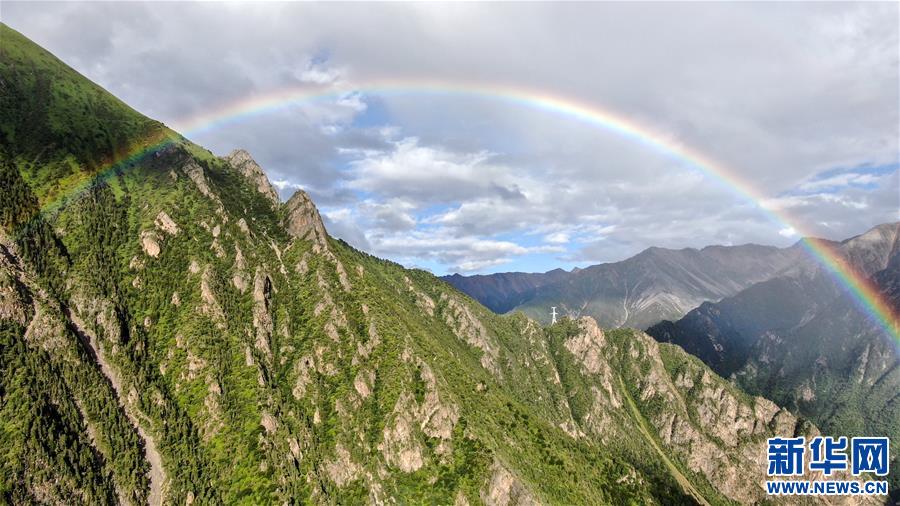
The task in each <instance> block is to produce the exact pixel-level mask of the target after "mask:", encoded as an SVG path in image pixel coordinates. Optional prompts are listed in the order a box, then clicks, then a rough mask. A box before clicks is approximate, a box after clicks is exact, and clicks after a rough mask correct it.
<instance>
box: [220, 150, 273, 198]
mask: <svg viewBox="0 0 900 506" xmlns="http://www.w3.org/2000/svg"><path fill="white" fill-rule="evenodd" d="M222 159H223V160H225V161H226V162H228V163H229V165H231V166H232V167H234V168H235V169H237V170H238V172H240V173H241V175H243V176H244V177H245V178H247V179H248V180H249V181H250V183H251V184H252V185H253V186H255V187H256V190H257V191H258V192H259V193H262V194H263V196H264V197H266V199H268V200H269V201H270V202H272V206H273V207H274V206H278V205H279V204H280V203H281V200H280V199H279V198H278V192H277V191H275V188H274V187H273V186H272V183H271V182H269V178H268V177H267V176H266V173H265V172H264V171H263V169H262V167H260V166H259V164H258V163H256V160H254V159H253V158H252V157H251V156H250V153H248V152H247V151H246V150H243V149H235V150H234V151H232V152H231V153H229V154H228V155H227V156H224V157H222Z"/></svg>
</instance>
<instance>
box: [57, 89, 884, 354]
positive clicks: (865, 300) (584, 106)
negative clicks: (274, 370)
mask: <svg viewBox="0 0 900 506" xmlns="http://www.w3.org/2000/svg"><path fill="white" fill-rule="evenodd" d="M423 94H424V95H430V94H434V95H457V96H465V97H474V98H486V99H491V100H497V101H502V102H506V103H510V104H514V105H519V106H523V107H527V108H531V109H537V110H540V111H546V112H548V113H552V114H557V115H562V116H565V117H568V118H572V119H575V120H578V121H581V122H583V123H585V124H589V125H592V126H595V127H598V128H600V129H603V130H606V131H609V132H613V133H615V134H617V135H619V136H621V137H624V138H626V139H628V140H630V141H633V142H636V143H638V144H640V145H642V146H645V147H647V148H648V149H652V150H654V151H656V152H658V153H660V154H663V155H665V156H668V157H671V158H673V159H675V160H677V161H679V162H681V163H683V164H685V165H686V166H688V167H691V168H693V169H695V170H698V171H700V172H701V173H703V174H704V175H705V176H706V177H708V178H710V179H712V180H714V181H716V182H717V183H719V184H720V185H721V186H722V187H724V188H726V189H728V190H729V191H731V192H732V193H734V194H735V195H737V196H738V197H740V198H741V199H743V200H746V201H748V202H750V203H753V204H754V205H755V206H756V207H758V208H759V209H760V211H761V212H762V213H764V214H765V215H766V216H767V217H768V219H770V220H771V221H772V222H773V223H775V224H777V225H778V226H780V227H786V228H789V229H793V230H794V231H795V232H796V233H797V234H799V235H800V236H801V237H805V239H803V240H802V241H801V244H802V246H803V247H804V248H805V249H806V251H808V252H809V253H810V254H811V256H812V257H813V258H815V259H816V260H817V261H818V262H819V263H820V264H821V265H822V266H823V267H824V268H825V269H826V271H827V272H829V273H830V274H831V275H832V276H833V277H834V278H835V279H836V280H837V281H838V282H839V284H840V285H841V286H843V287H844V288H845V289H846V291H847V292H848V293H849V294H850V295H851V296H852V298H853V300H854V301H855V302H856V303H857V304H858V306H859V307H860V308H861V309H862V310H863V311H864V312H865V313H866V314H868V315H869V316H870V317H871V318H872V320H873V321H874V322H875V323H877V324H878V325H879V326H881V327H883V328H884V329H885V330H886V331H887V332H888V334H889V335H890V336H891V337H893V339H894V341H895V342H896V343H897V344H898V345H900V315H898V311H897V310H895V309H894V308H893V307H892V306H891V304H890V303H889V302H887V301H886V300H885V299H884V298H883V297H882V295H881V294H880V292H879V291H878V289H877V288H876V287H875V286H873V285H872V284H871V282H870V281H869V280H868V278H867V276H865V275H864V274H863V273H860V272H857V271H856V270H854V268H853V267H852V266H851V265H849V263H848V262H847V261H846V260H845V259H844V258H843V257H842V256H841V255H840V254H839V253H838V252H836V251H835V250H834V249H833V248H832V247H831V246H830V245H829V243H828V242H827V241H824V240H820V239H814V238H811V237H812V236H811V235H810V234H805V233H803V229H802V228H801V227H800V226H798V224H796V223H794V222H793V220H791V219H790V218H789V217H788V216H786V215H785V214H784V213H783V212H779V211H778V210H777V209H775V208H773V207H772V206H770V205H768V204H767V200H766V197H765V196H764V195H763V194H762V193H761V192H760V191H758V190H757V189H756V188H754V186H753V185H752V184H751V183H750V182H749V181H746V180H745V179H743V178H742V177H741V176H740V175H739V173H738V172H737V171H735V170H733V169H732V168H729V167H728V166H726V165H724V164H722V163H720V162H718V161H715V160H713V159H711V158H709V157H707V156H704V155H703V154H701V153H699V152H698V151H696V150H693V149H690V148H689V147H687V146H684V145H682V144H681V143H679V142H677V140H675V139H672V138H670V137H668V136H666V135H663V134H661V133H658V132H655V131H654V130H652V129H651V128H649V127H647V126H645V125H640V124H638V123H636V122H634V121H629V120H627V119H626V118H624V117H622V116H620V115H617V114H615V113H614V112H612V111H609V110H606V109H602V108H600V107H598V106H596V105H593V104H588V103H585V102H579V101H576V100H572V99H569V98H564V97H560V96H555V95H552V94H549V93H546V92H542V91H538V90H531V89H527V88H523V87H518V86H503V85H488V84H483V83H472V82H462V81H460V82H447V81H443V80H442V81H429V80H392V79H381V80H373V81H370V82H368V83H367V84H366V85H365V86H357V87H354V88H352V89H340V88H336V87H331V88H327V89H322V88H310V87H297V88H284V89H280V90H276V91H274V92H269V93H266V94H262V95H258V96H252V97H248V98H244V99H241V100H238V101H235V102H232V103H229V104H226V105H224V106H223V107H220V108H218V109H214V110H211V111H207V112H205V113H202V114H199V115H195V116H192V117H190V118H185V119H184V120H182V121H179V122H177V124H176V126H175V129H176V130H178V131H180V132H182V133H183V135H184V136H186V137H189V136H193V135H197V134H200V133H204V132H207V131H210V130H213V129H216V128H219V127H221V126H223V125H226V124H229V123H234V122H237V121H241V120H244V119H246V118H249V117H252V116H256V115H260V114H264V113H266V112H271V111H273V110H277V109H281V108H284V107H287V106H290V105H296V104H310V103H315V102H324V101H331V100H340V99H344V98H347V97H350V96H354V95H355V96H365V95H370V96H383V95H423ZM163 137H164V138H163V139H161V140H158V141H156V142H152V141H151V142H150V144H149V145H147V144H144V146H143V147H141V148H137V149H135V150H134V151H133V152H132V153H130V154H128V155H127V156H125V157H123V158H122V159H120V160H116V161H114V162H113V163H111V164H108V165H107V166H104V167H103V168H101V170H100V172H99V174H98V175H97V176H95V177H94V178H93V180H96V178H97V177H104V176H105V175H107V174H110V173H112V172H113V171H115V170H120V169H121V168H122V167H123V166H125V165H127V164H129V163H135V162H136V161H138V160H139V159H141V158H142V157H145V156H148V154H151V153H154V152H156V151H158V150H159V149H160V148H162V147H164V146H165V145H167V144H170V143H174V142H178V141H179V140H182V139H183V137H181V136H180V135H177V134H174V132H170V133H169V134H168V135H163ZM89 185H90V182H88V183H86V184H80V185H78V186H76V187H75V188H73V189H71V190H70V191H67V192H65V193H66V194H65V195H63V196H62V197H60V198H57V199H53V202H50V203H48V204H46V205H44V206H42V212H43V211H44V210H45V209H47V210H49V209H51V208H58V207H60V206H61V205H62V202H63V201H64V200H66V199H67V198H68V197H70V196H72V195H75V194H77V193H80V192H82V191H84V189H85V188H87V187H88V186H89Z"/></svg>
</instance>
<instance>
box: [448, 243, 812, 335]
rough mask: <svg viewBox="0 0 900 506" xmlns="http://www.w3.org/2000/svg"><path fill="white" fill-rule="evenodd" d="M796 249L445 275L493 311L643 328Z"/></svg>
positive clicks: (660, 254)
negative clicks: (554, 314)
mask: <svg viewBox="0 0 900 506" xmlns="http://www.w3.org/2000/svg"><path fill="white" fill-rule="evenodd" d="M802 254H803V253H802V250H801V248H800V247H799V246H794V247H791V248H775V247H772V246H759V245H755V244H747V245H742V246H709V247H706V248H703V249H699V250H698V249H693V248H686V249H680V250H673V249H665V248H656V247H653V248H648V249H646V250H644V251H642V252H641V253H639V254H637V255H635V256H633V257H631V258H628V259H626V260H623V261H621V262H614V263H605V264H599V265H592V266H590V267H586V268H584V269H574V270H572V271H568V272H567V271H564V270H562V269H556V270H552V271H550V272H545V273H535V274H530V273H520V272H511V273H501V274H488V275H475V276H461V275H459V274H454V275H452V276H445V277H444V278H443V279H444V280H445V281H447V282H448V283H450V284H451V285H453V286H454V287H456V288H457V289H459V290H461V291H463V292H465V293H467V294H469V295H470V296H472V297H473V298H475V299H476V300H478V301H479V302H481V303H482V304H484V305H485V306H487V307H488V308H490V309H491V310H493V311H495V312H498V313H507V312H511V311H522V312H524V313H525V314H527V315H528V316H530V317H532V318H535V319H536V320H538V321H540V322H543V323H549V321H550V308H551V307H552V306H557V307H558V309H559V311H560V312H561V314H565V315H568V316H571V317H573V318H578V317H580V316H591V317H593V318H594V319H596V320H597V321H598V322H599V323H600V324H601V325H603V326H607V327H633V328H639V329H644V328H647V327H649V326H651V325H653V324H656V323H659V322H660V321H662V320H672V319H678V318H680V317H682V316H684V315H685V314H687V312H688V311H690V310H691V309H694V308H695V307H697V306H699V305H700V304H702V303H703V302H706V301H716V300H720V299H722V298H724V297H729V296H732V295H735V294H737V293H738V292H740V291H741V290H743V289H744V288H747V287H749V286H751V285H753V284H754V283H758V282H760V281H765V280H766V279H768V278H770V277H772V276H774V275H775V274H777V273H778V272H779V271H781V270H782V269H784V268H786V267H787V266H789V265H792V264H793V263H795V262H796V261H797V259H798V257H799V256H801V255H802Z"/></svg>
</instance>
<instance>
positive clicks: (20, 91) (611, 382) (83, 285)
mask: <svg viewBox="0 0 900 506" xmlns="http://www.w3.org/2000/svg"><path fill="white" fill-rule="evenodd" d="M0 89H2V91H3V92H2V94H0V181H2V188H3V192H2V194H0V196H2V201H0V204H2V205H0V373H2V374H0V452H2V459H0V469H2V472H0V497H2V498H3V500H4V502H7V503H12V504H31V503H55V504H120V503H121V504H147V503H150V504H153V505H156V504H187V505H191V504H223V503H226V504H236V503H239V504H273V503H279V504H284V503H304V504H305V503H324V504H359V503H372V504H388V503H392V504H410V503H413V504H455V505H465V504H488V505H511V504H691V503H695V504H733V503H758V502H769V501H772V502H789V501H784V500H780V499H779V498H773V497H767V496H766V495H765V489H764V488H763V486H762V483H763V482H764V481H765V479H766V475H765V471H766V459H765V448H766V439H767V438H768V437H772V436H775V435H778V436H793V435H803V436H805V437H807V438H809V437H813V436H815V435H817V434H819V433H820V431H819V429H818V428H817V427H816V425H815V424H813V423H811V422H809V421H807V420H805V419H803V418H799V417H797V416H795V415H794V414H793V413H792V412H791V411H790V410H788V409H785V408H783V407H780V406H778V405H777V404H776V403H773V402H772V401H770V400H767V399H765V398H763V397H754V396H750V395H748V394H747V393H745V392H744V391H742V390H741V389H740V388H738V387H737V386H735V385H734V384H733V383H730V382H729V381H727V380H725V379H723V378H722V377H720V376H719V375H717V374H716V373H715V372H714V371H713V370H711V369H710V368H709V367H708V366H707V365H705V364H704V363H703V362H701V361H700V360H699V359H697V358H695V357H693V356H691V355H690V354H688V353H686V352H685V351H683V350H682V349H681V348H680V347H678V346H676V345H673V344H667V343H659V342H657V341H656V340H654V339H653V338H651V337H650V336H648V335H647V334H645V333H643V332H641V331H637V330H631V329H614V330H603V329H602V328H601V327H600V326H598V325H597V323H596V322H595V321H594V320H593V319H591V318H588V317H581V318H565V319H563V320H562V321H561V322H560V323H558V324H556V325H553V326H549V327H543V326H541V325H540V323H539V322H538V321H535V320H533V319H531V318H529V317H528V316H527V315H524V314H521V313H516V314H513V315H505V316H501V315H497V314H494V313H492V312H491V311H489V310H488V309H487V308H485V307H483V306H482V305H480V304H478V303H477V302H475V301H473V300H472V299H471V298H469V297H468V296H466V295H464V294H462V293H461V292H459V291H457V290H456V289H455V288H453V287H452V286H450V285H449V284H447V283H445V282H444V281H442V280H440V279H439V278H436V277H434V276H433V275H431V274H429V273H427V272H424V271H421V270H410V269H405V268H403V267H401V266H400V265H397V264H395V263H393V262H390V261H387V260H382V259H379V258H376V257H373V256H371V255H368V254H366V253H364V252H361V251H358V250H356V249H354V248H352V247H350V246H349V245H347V244H346V243H344V242H342V241H340V240H337V239H334V238H332V237H330V236H329V235H328V233H327V230H326V229H325V227H324V225H323V222H322V220H321V217H320V215H319V212H318V210H317V209H316V207H315V205H314V203H313V202H312V200H311V199H310V198H309V196H308V195H307V194H306V193H305V192H303V191H302V190H301V191H297V192H296V193H295V194H294V195H293V196H292V197H291V198H290V199H289V200H288V201H287V202H281V201H280V200H279V199H278V198H277V194H276V193H275V192H274V191H273V189H272V186H271V184H270V183H269V180H268V178H267V177H266V175H265V171H264V170H263V169H262V168H261V167H260V166H259V165H258V164H257V163H256V162H255V161H254V160H253V158H252V157H251V155H250V154H249V153H248V152H246V151H243V150H235V151H233V152H232V153H230V154H228V155H226V156H221V157H220V156H216V155H213V154H212V153H210V152H209V151H207V150H206V149H203V148H202V147H200V146H198V145H196V144H194V143H192V142H190V141H189V140H187V139H185V138H184V137H182V136H180V135H179V134H177V133H176V132H174V131H172V130H170V129H168V128H167V127H166V126H165V125H163V124H161V123H159V122H157V121H154V120H152V119H150V118H147V117H145V116H143V115H141V114H140V113H138V112H136V111H135V110H133V109H131V108H130V107H128V106H127V105H126V104H124V103H123V102H121V101H120V100H118V99H116V98H115V97H113V96H112V95H110V94H109V93H107V92H106V91H105V90H103V89H102V88H100V87H99V86H97V85H96V84H94V83H92V82H90V81H89V80H87V79H86V78H84V77H83V76H81V75H80V74H78V73H77V72H76V71H74V70H73V69H71V68H70V67H68V66H66V65H65V64H64V63H63V62H61V61H59V60H58V59H56V58H55V57H54V56H53V55H51V54H50V53H48V52H47V51H45V50H43V49H42V48H40V47H38V46H37V45H35V44H34V43H33V42H31V41H30V40H28V39H27V38H26V37H25V36H23V35H22V34H19V33H17V32H15V31H14V30H12V29H10V28H9V27H7V26H5V25H0ZM692 254H693V253H685V255H688V256H690V255H692ZM706 254H707V255H716V254H717V253H715V252H712V253H706ZM767 254H770V255H772V262H775V261H776V259H780V258H782V257H783V256H789V255H790V254H791V253H786V252H779V251H777V250H772V251H769V252H768V253H767ZM723 255H725V256H727V255H726V254H723ZM779 261H780V260H779ZM723 262H724V263H727V262H725V261H723ZM723 268H724V267H723ZM731 269H732V271H736V270H739V268H737V267H731ZM748 270H752V268H748ZM732 271H729V272H732ZM694 275H695V274H691V275H690V276H688V277H691V276H694ZM697 275H698V276H699V274H697ZM734 276H735V277H739V275H738V274H734ZM742 276H743V278H753V279H756V278H755V276H757V274H753V273H750V272H745V273H744V274H743V275H742ZM707 278H709V276H707V277H706V278H697V279H707ZM743 282H744V283H748V282H749V281H743ZM698 283H699V282H698ZM704 283H705V285H704V286H705V287H704V288H703V290H714V289H721V290H725V288H722V287H725V286H726V285H727V286H733V288H730V289H731V290H734V291H736V290H738V289H739V287H738V286H737V284H739V283H738V282H737V281H729V282H718V281H715V280H714V279H712V278H709V279H708V280H707V281H705V282H704ZM715 287H719V288H715ZM722 295H723V296H724V295H726V294H725V292H724V291H723V293H722ZM626 320H627V318H626ZM805 476H806V478H807V479H817V478H821V473H819V472H812V471H808V472H807V474H806V475H805ZM838 476H839V477H844V478H848V477H849V476H846V475H845V473H841V474H839V475H838ZM803 499H804V502H808V503H823V502H825V499H824V498H803ZM846 502H847V503H854V504H855V503H870V504H874V503H876V501H874V500H869V499H866V498H857V497H851V498H847V500H846ZM790 503H795V501H790Z"/></svg>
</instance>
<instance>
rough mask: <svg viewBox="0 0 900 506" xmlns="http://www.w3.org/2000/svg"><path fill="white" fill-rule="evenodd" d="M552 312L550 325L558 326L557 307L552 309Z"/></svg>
mask: <svg viewBox="0 0 900 506" xmlns="http://www.w3.org/2000/svg"><path fill="white" fill-rule="evenodd" d="M550 310H551V313H550V318H551V320H550V325H555V324H556V306H553V307H551V308H550Z"/></svg>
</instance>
